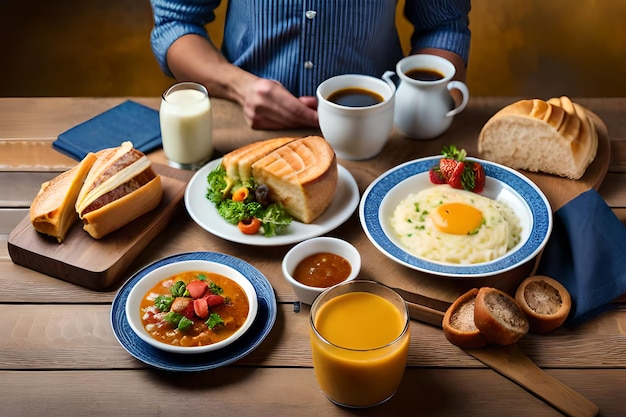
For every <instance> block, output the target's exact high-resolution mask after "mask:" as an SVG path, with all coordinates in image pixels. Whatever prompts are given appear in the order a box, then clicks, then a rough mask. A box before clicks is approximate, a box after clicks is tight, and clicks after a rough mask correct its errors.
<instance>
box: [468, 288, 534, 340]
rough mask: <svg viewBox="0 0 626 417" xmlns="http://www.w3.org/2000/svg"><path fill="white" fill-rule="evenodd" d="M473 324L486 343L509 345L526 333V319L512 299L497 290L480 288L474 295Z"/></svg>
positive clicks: (527, 325)
mask: <svg viewBox="0 0 626 417" xmlns="http://www.w3.org/2000/svg"><path fill="white" fill-rule="evenodd" d="M474 323H475V324H476V327H477V328H478V329H479V330H480V332H481V333H482V334H483V335H484V336H485V338H486V339H487V343H492V344H497V345H510V344H513V343H515V342H517V341H518V340H519V339H520V338H521V337H522V336H524V335H525V334H526V333H528V327H529V324H528V319H527V318H526V315H524V312H523V311H522V309H521V308H520V306H519V304H517V302H516V301H515V299H514V298H513V297H511V296H510V295H508V294H507V293H505V292H504V291H501V290H499V289H497V288H491V287H482V288H481V289H480V290H478V294H477V295H476V305H475V307H474Z"/></svg>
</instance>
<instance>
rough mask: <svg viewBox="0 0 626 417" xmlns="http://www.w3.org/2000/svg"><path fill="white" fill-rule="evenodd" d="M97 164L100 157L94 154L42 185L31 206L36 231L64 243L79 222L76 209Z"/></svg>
mask: <svg viewBox="0 0 626 417" xmlns="http://www.w3.org/2000/svg"><path fill="white" fill-rule="evenodd" d="M95 160H96V155H95V154H94V153H91V152H90V153H88V154H87V155H86V156H85V157H84V158H83V160H82V161H80V163H78V165H76V166H74V167H73V168H71V169H70V170H68V171H65V172H63V173H62V174H60V175H58V176H57V177H55V178H53V179H51V180H50V181H46V182H44V183H43V184H41V187H40V188H39V192H38V193H37V195H36V196H35V199H34V200H33V202H32V204H31V205H30V222H31V224H32V225H33V228H34V229H35V230H37V231H38V232H40V233H43V234H45V235H48V236H52V237H54V238H56V240H57V241H58V242H59V243H62V242H63V240H64V239H65V237H66V236H67V233H68V231H69V230H70V228H71V227H72V225H73V224H74V223H75V222H76V221H77V220H78V213H76V210H74V205H75V204H76V199H77V198H78V193H79V192H80V189H81V187H82V186H83V182H84V181H85V178H86V177H87V174H88V173H89V170H90V169H91V166H92V165H93V163H94V162H95Z"/></svg>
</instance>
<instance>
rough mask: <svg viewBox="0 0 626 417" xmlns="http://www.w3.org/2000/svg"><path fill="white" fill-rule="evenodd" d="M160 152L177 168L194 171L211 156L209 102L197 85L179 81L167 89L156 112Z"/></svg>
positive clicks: (205, 94) (211, 124)
mask: <svg viewBox="0 0 626 417" xmlns="http://www.w3.org/2000/svg"><path fill="white" fill-rule="evenodd" d="M159 118H160V122H161V141H162V143H163V152H164V153H165V156H166V157H167V159H168V161H169V164H170V165H172V166H175V167H177V168H183V169H198V168H200V167H201V166H203V165H204V164H205V163H206V162H208V161H209V159H210V158H211V154H212V153H213V137H212V134H213V132H212V127H213V122H212V115H211V101H210V100H209V94H208V92H207V89H206V88H205V87H204V86H203V85H201V84H198V83H194V82H181V83H177V84H174V85H173V86H171V87H170V88H168V89H167V90H166V91H165V92H164V93H163V96H162V99H161V107H160V109H159Z"/></svg>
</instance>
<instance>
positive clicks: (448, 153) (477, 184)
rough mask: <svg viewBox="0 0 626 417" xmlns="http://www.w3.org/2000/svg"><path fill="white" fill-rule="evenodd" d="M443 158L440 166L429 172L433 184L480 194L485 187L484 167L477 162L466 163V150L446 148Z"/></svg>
mask: <svg viewBox="0 0 626 417" xmlns="http://www.w3.org/2000/svg"><path fill="white" fill-rule="evenodd" d="M442 155H443V158H441V159H440V160H439V166H438V167H437V166H435V167H433V168H431V169H430V171H429V172H428V175H429V178H430V181H431V182H432V183H433V184H443V183H446V184H448V185H450V186H451V187H452V188H458V189H464V190H467V191H473V192H475V193H480V192H481V191H482V190H483V187H484V186H485V170H484V169H483V167H482V165H481V164H480V163H478V162H475V161H466V160H465V157H466V156H467V152H465V149H461V150H458V149H457V148H456V146H454V145H450V146H444V148H443V151H442Z"/></svg>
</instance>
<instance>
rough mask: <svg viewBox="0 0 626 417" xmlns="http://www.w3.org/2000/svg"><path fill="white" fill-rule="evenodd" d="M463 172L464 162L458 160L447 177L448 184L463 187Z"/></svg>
mask: <svg viewBox="0 0 626 417" xmlns="http://www.w3.org/2000/svg"><path fill="white" fill-rule="evenodd" d="M464 172H465V162H458V163H457V165H456V167H455V168H454V171H453V172H452V174H451V175H450V177H449V178H448V185H450V187H452V188H458V189H463V188H464V187H463V173H464Z"/></svg>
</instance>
